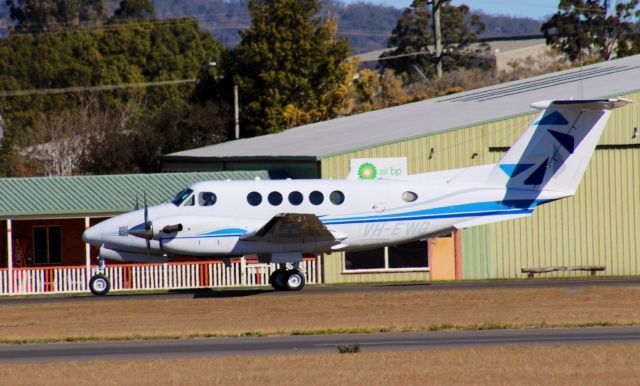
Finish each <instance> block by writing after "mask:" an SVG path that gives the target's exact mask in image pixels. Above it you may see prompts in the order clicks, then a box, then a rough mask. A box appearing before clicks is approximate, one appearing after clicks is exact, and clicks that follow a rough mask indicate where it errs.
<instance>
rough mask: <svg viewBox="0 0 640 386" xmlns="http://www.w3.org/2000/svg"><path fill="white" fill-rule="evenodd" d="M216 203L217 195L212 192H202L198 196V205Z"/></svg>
mask: <svg viewBox="0 0 640 386" xmlns="http://www.w3.org/2000/svg"><path fill="white" fill-rule="evenodd" d="M215 203H216V195H215V194H213V193H211V192H200V195H199V196H198V205H200V206H212V205H213V204H215Z"/></svg>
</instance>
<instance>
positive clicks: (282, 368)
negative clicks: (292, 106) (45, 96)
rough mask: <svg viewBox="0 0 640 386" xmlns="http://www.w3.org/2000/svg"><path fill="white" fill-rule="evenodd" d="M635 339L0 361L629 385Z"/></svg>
mask: <svg viewBox="0 0 640 386" xmlns="http://www.w3.org/2000/svg"><path fill="white" fill-rule="evenodd" d="M639 356H640V345H632V344H628V345H601V346H599V345H589V346H587V345H584V346H583V345H574V346H533V347H496V348H480V349H450V350H449V349H448V350H429V351H405V352H381V353H360V354H337V353H336V354H309V355H304V354H303V355H275V356H243V357H225V358H212V357H199V358H188V359H163V360H126V361H110V362H109V363H108V364H105V363H103V362H70V363H51V364H31V365H0V380H2V381H1V382H2V383H3V384H7V385H29V384H41V385H44V384H46V385H69V384H74V385H95V384H100V385H130V384H136V385H204V384H233V385H235V384H247V385H248V384H251V385H278V386H283V385H301V384H305V385H333V384H345V385H346V384H349V385H353V384H355V385H382V384H384V385H429V384H432V385H446V384H456V385H472V384H481V385H518V384H528V385H569V384H574V385H634V384H638V380H640V366H638V364H637V358H638V357H639Z"/></svg>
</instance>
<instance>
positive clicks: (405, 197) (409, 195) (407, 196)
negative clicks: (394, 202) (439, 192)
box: [401, 191, 418, 202]
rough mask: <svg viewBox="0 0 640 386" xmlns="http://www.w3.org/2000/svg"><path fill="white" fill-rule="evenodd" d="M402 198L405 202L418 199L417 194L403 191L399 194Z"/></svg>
mask: <svg viewBox="0 0 640 386" xmlns="http://www.w3.org/2000/svg"><path fill="white" fill-rule="evenodd" d="M401 197H402V199H403V200H404V201H406V202H414V201H415V200H417V199H418V195H417V194H416V193H414V192H408V191H407V192H403V193H402V195H401Z"/></svg>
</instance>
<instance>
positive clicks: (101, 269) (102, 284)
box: [89, 258, 111, 296]
mask: <svg viewBox="0 0 640 386" xmlns="http://www.w3.org/2000/svg"><path fill="white" fill-rule="evenodd" d="M106 268H107V267H106V264H105V261H104V259H102V258H100V259H98V273H97V274H95V275H93V276H92V277H91V280H89V289H90V290H91V293H92V294H94V295H98V296H102V295H106V294H107V293H109V290H110V289H111V282H110V281H109V278H107V276H106Z"/></svg>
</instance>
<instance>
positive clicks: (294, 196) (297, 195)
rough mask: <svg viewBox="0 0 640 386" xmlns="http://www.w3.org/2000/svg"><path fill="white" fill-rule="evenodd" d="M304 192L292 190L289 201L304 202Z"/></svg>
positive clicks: (292, 203)
mask: <svg viewBox="0 0 640 386" xmlns="http://www.w3.org/2000/svg"><path fill="white" fill-rule="evenodd" d="M302 200H303V197H302V193H300V192H291V193H289V202H290V203H291V205H300V204H302Z"/></svg>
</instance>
